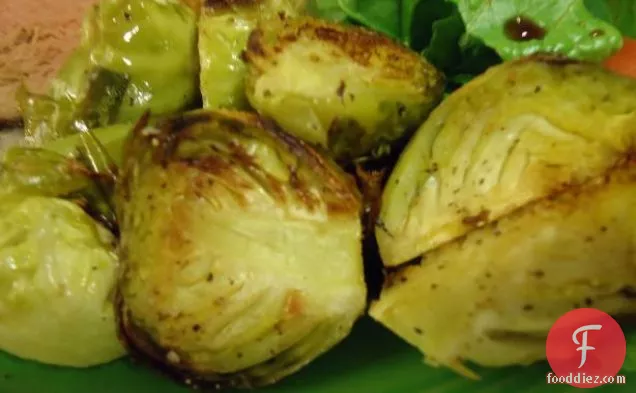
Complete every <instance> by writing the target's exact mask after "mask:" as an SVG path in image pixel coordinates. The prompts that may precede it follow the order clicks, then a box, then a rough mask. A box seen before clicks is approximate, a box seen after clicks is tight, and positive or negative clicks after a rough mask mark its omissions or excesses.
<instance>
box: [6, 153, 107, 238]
mask: <svg viewBox="0 0 636 393" xmlns="http://www.w3.org/2000/svg"><path fill="white" fill-rule="evenodd" d="M92 154H95V152H93V153H92ZM80 158H85V156H81V157H80ZM93 161H96V157H93ZM90 163H91V161H90V160H80V159H75V158H70V157H66V156H63V155H60V154H58V153H56V152H53V151H49V150H44V149H41V148H28V147H14V148H12V149H9V150H8V151H7V152H6V154H5V156H4V157H3V161H2V163H1V164H0V194H1V195H11V194H20V195H30V196H44V197H59V198H65V199H69V200H73V201H75V202H76V203H78V204H79V205H80V206H81V207H82V208H84V209H85V210H86V211H87V212H88V213H90V214H91V215H92V216H93V217H94V218H95V219H97V220H98V221H100V222H101V223H102V224H103V225H105V226H106V227H107V228H108V229H110V230H111V231H112V232H113V233H117V223H116V220H115V211H114V207H113V202H112V197H113V188H114V181H115V178H114V174H113V173H107V172H97V171H96V170H95V168H91V166H90V165H89V164H90Z"/></svg>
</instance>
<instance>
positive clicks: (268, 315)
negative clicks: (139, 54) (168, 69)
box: [117, 111, 366, 387]
mask: <svg viewBox="0 0 636 393" xmlns="http://www.w3.org/2000/svg"><path fill="white" fill-rule="evenodd" d="M117 195H118V199H117V201H118V203H117V210H118V217H119V220H120V228H121V258H122V264H123V274H122V276H121V281H120V285H119V305H118V312H119V317H120V325H121V335H122V337H123V338H124V340H125V341H126V342H127V343H128V346H129V348H130V350H131V351H132V352H133V353H136V354H137V355H138V356H142V357H144V358H146V359H149V360H150V361H151V362H152V363H153V364H154V365H156V366H158V367H162V368H167V369H168V370H169V371H170V372H171V373H173V374H175V375H176V376H177V377H178V378H180V379H181V380H182V381H183V380H185V381H186V382H189V383H191V384H212V385H219V386H239V387H248V386H262V385H267V384H271V383H273V382H275V381H277V380H279V379H281V378H283V377H285V376H287V375H289V374H291V373H293V372H295V371H296V370H298V369H300V368H301V367H303V366H304V365H306V364H307V363H309V362H310V361H312V360H313V359H314V358H316V357H317V356H319V355H320V354H322V353H324V352H325V351H327V350H328V349H330V348H331V347H333V346H334V345H335V344H337V343H338V342H340V341H341V340H342V339H343V338H344V337H345V336H347V335H348V333H349V331H350V329H351V327H352V325H353V324H354V322H355V321H356V319H357V318H358V317H359V316H360V315H361V314H362V313H363V312H364V308H365V302H366V287H365V282H364V275H363V263H362V255H361V252H362V250H361V223H360V218H359V214H360V210H361V202H360V196H359V194H358V191H357V189H356V187H355V184H354V182H353V181H352V180H351V179H350V178H349V177H348V176H347V175H346V174H345V173H344V172H343V171H342V170H341V169H340V168H338V167H337V166H336V165H335V164H334V163H332V162H331V161H329V160H327V159H325V158H323V157H321V156H320V155H319V154H318V153H317V152H315V151H314V150H312V149H311V148H310V147H308V146H307V145H306V144H305V143H303V142H301V141H298V140H296V139H295V138H293V137H291V136H289V135H287V134H284V133H282V132H280V131H277V130H276V129H275V128H274V126H272V125H270V124H267V123H266V122H265V121H263V120H261V119H260V118H258V117H257V116H256V115H253V114H248V113H239V112H226V111H216V112H206V111H199V112H192V113H188V114H184V115H183V116H182V117H175V118H173V119H171V120H168V121H164V122H162V123H160V124H158V125H157V126H156V127H145V126H144V124H143V123H141V124H140V125H139V126H138V127H137V129H136V130H135V131H134V134H133V136H132V139H130V140H129V142H128V144H127V147H126V151H125V162H124V166H123V172H122V179H121V184H120V188H119V189H118V192H117Z"/></svg>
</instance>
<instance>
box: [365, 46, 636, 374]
mask: <svg viewBox="0 0 636 393" xmlns="http://www.w3.org/2000/svg"><path fill="white" fill-rule="evenodd" d="M635 101H636V80H633V79H628V78H623V77H620V76H618V75H615V74H613V73H610V72H609V71H606V70H605V69H603V68H602V67H601V66H598V65H595V64H593V63H580V62H577V61H574V60H568V59H562V58H554V57H538V56H536V57H531V58H526V59H522V60H518V61H515V62H508V63H504V64H503V65H500V66H497V67H494V68H492V69H490V70H489V71H488V72H487V73H486V74H484V75H482V76H480V77H478V78H476V79H474V80H473V81H471V82H469V83H468V84H467V85H465V86H464V87H462V88H460V89H459V90H457V91H456V92H454V93H453V94H451V95H450V96H449V97H448V98H447V99H446V100H445V101H444V102H443V103H442V104H441V105H440V106H439V107H437V108H436V109H435V111H434V112H433V113H432V114H431V116H430V117H429V119H428V120H427V121H426V122H425V123H424V124H423V126H422V127H421V128H420V129H419V130H418V131H417V133H416V135H415V136H414V138H413V139H412V140H411V142H410V144H409V146H408V147H407V148H406V150H405V151H404V153H403V154H402V156H401V157H400V159H399V162H398V164H397V166H396V168H395V170H394V171H393V173H392V174H391V176H390V178H389V180H388V183H387V186H386V188H385V191H384V195H383V199H382V207H381V212H380V219H379V220H378V226H377V229H376V236H377V239H378V244H379V248H380V253H381V255H382V259H383V262H384V264H385V266H387V267H390V268H392V269H391V270H392V273H391V274H390V276H389V277H388V279H387V281H386V283H385V288H384V290H383V292H382V294H381V297H380V300H379V301H378V302H377V303H375V304H374V305H373V306H372V307H371V310H370V314H371V316H372V317H373V318H375V319H376V320H378V321H379V322H381V323H382V324H384V325H386V326H387V327H388V328H389V329H391V330H392V331H394V332H395V333H396V334H398V335H399V336H400V337H402V338H404V339H405V340H406V341H407V342H409V343H410V344H412V345H413V346H415V347H417V348H418V349H420V350H421V351H422V352H423V353H424V354H425V355H426V358H427V359H428V361H429V362H430V363H431V364H440V365H443V366H447V367H451V368H453V369H454V370H456V371H458V372H460V373H463V374H465V375H468V376H475V375H474V374H473V373H471V371H470V370H469V369H467V368H466V367H465V366H464V362H474V363H477V364H479V365H484V366H504V365H513V364H529V363H533V362H536V361H539V360H542V359H544V357H545V338H546V336H547V333H548V331H549V329H550V327H551V326H552V324H553V323H554V322H555V321H556V320H557V319H558V318H559V317H560V316H561V315H563V314H564V313H565V312H567V311H569V310H571V309H573V308H580V307H595V308H598V309H601V310H603V311H606V312H608V313H610V314H612V315H617V316H621V315H634V313H636V305H635V304H634V301H633V296H630V290H631V288H635V287H636V273H635V272H636V270H635V269H634V258H633V255H632V254H633V252H632V250H633V248H634V247H635V246H636V245H635V244H634V239H635V237H634V233H635V231H636V224H635V223H634V220H633V219H632V218H631V216H630V214H631V213H630V212H631V208H632V207H633V202H632V201H633V198H634V197H635V196H636V183H635V182H634V181H635V180H634V179H636V176H635V175H636V169H635V168H634V160H633V158H632V157H633V153H632V152H633V144H634V140H636V128H634V126H633V124H634V123H635V122H636V107H635V106H634V102H635ZM583 158H584V159H583ZM407 262H410V263H407ZM630 298H631V299H630ZM466 326H471V327H472V328H471V329H466Z"/></svg>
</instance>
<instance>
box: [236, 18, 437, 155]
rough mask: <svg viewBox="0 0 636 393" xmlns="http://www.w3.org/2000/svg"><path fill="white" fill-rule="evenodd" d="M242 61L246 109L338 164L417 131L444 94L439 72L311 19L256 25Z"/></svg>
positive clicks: (401, 50)
mask: <svg viewBox="0 0 636 393" xmlns="http://www.w3.org/2000/svg"><path fill="white" fill-rule="evenodd" d="M245 59H246V61H247V64H248V76H247V80H246V91H247V97H248V99H249V101H250V103H251V105H252V106H253V107H254V108H255V109H256V110H257V111H258V112H259V113H261V114H262V115H265V116H267V117H270V118H272V119H274V120H275V121H276V122H277V123H278V124H279V125H280V126H281V127H282V128H283V129H284V130H285V131H287V132H289V133H291V134H293V135H296V136H297V137H300V138H302V139H304V140H306V141H308V142H311V143H314V144H317V145H320V146H323V147H325V148H328V149H329V150H330V151H331V153H332V154H333V155H334V157H336V158H337V159H341V160H347V159H351V158H358V157H360V156H364V155H367V154H372V153H373V154H376V155H378V154H381V152H382V151H383V149H384V148H386V147H387V146H390V145H391V144H392V143H393V142H395V141H396V140H398V139H400V138H402V137H403V136H405V134H406V133H407V132H408V131H409V130H411V129H412V128H415V127H418V126H419V125H420V124H421V123H422V120H424V118H426V116H427V115H428V114H429V112H430V111H431V109H432V108H433V107H434V106H435V105H436V104H437V102H438V101H439V99H440V98H441V96H442V93H443V87H444V77H443V75H442V74H441V73H440V72H438V71H437V70H436V69H435V68H434V67H433V66H432V65H431V64H429V63H428V62H427V61H426V60H425V59H424V58H423V57H421V56H419V55H418V54H417V53H414V52H412V51H410V50H409V49H407V48H405V47H403V46H401V45H400V44H398V43H396V42H394V41H392V40H391V39H389V38H387V37H385V36H382V35H380V34H377V33H375V32H371V31H368V30H365V29H363V28H360V27H353V26H344V25H337V24H332V23H328V22H324V21H319V20H316V19H311V18H297V19H287V18H281V19H277V20H276V21H269V22H267V23H262V24H261V25H260V27H259V28H258V29H256V30H254V31H253V32H252V34H251V36H250V39H249V42H248V46H247V51H246V52H245ZM384 150H386V149H384Z"/></svg>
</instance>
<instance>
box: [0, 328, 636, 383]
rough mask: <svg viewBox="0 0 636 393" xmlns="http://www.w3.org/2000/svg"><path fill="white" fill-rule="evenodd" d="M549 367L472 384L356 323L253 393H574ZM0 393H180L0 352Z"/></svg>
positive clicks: (489, 374)
mask: <svg viewBox="0 0 636 393" xmlns="http://www.w3.org/2000/svg"><path fill="white" fill-rule="evenodd" d="M549 371H550V370H549V367H548V366H547V365H545V364H542V365H537V366H533V367H529V368H506V369H497V370H479V372H480V374H481V375H482V376H483V379H482V380H481V381H479V382H473V381H468V380H465V379H463V378H461V377H458V376H456V375H454V374H452V373H450V372H448V371H446V370H440V369H435V368H431V367H428V366H426V365H424V364H423V362H422V356H420V354H419V353H418V352H417V351H416V350H414V349H412V348H410V347H409V346H408V345H406V344H404V343H403V342H401V341H400V340H399V339H398V338H396V337H395V336H393V335H392V334H391V333H390V332H388V331H387V330H385V329H384V328H382V327H380V326H379V325H377V324H375V323H374V322H372V321H371V320H368V319H364V320H362V321H360V322H359V323H358V325H357V326H356V328H355V329H354V332H353V333H352V334H351V336H350V337H349V338H348V339H347V340H346V341H344V342H343V343H342V344H341V345H339V346H338V347H337V348H335V349H334V350H332V351H331V352H329V353H328V354H326V355H324V356H323V357H321V358H319V359H317V360H316V361H315V362H313V363H312V364H311V365H309V366H308V367H307V368H305V369H304V370H303V371H302V372H300V373H298V374H296V375H294V376H292V377H289V378H288V379H286V380H285V381H283V382H281V383H279V384H277V385H275V386H273V387H270V388H265V389H259V390H257V391H255V393H354V392H356V393H357V392H360V393H491V392H493V393H495V392H506V393H508V392H510V393H524V392H537V393H543V392H548V393H549V392H556V393H561V392H575V391H580V389H576V388H572V387H568V386H565V385H547V384H546V375H547V373H548V372H549ZM625 375H626V380H627V384H626V385H606V386H603V387H600V388H597V390H598V391H601V392H621V393H622V392H624V393H627V392H630V391H632V392H633V391H634V388H633V387H630V382H631V381H632V380H633V381H636V373H633V374H625ZM0 392H1V393H188V392H191V390H189V389H186V388H184V387H181V386H179V385H177V384H176V383H174V382H172V381H171V380H169V379H166V378H164V377H163V376H161V375H158V374H155V373H154V372H153V371H151V370H148V369H146V368H145V367H141V366H137V365H133V364H131V362H130V361H128V360H127V359H126V360H121V361H118V362H115V363H112V364H109V365H106V366H102V367H98V368H93V369H88V370H74V369H66V368H56V367H50V366H44V365H40V364H37V363H33V362H27V361H23V360H19V359H16V358H14V357H11V356H8V355H6V354H3V353H0Z"/></svg>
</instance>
